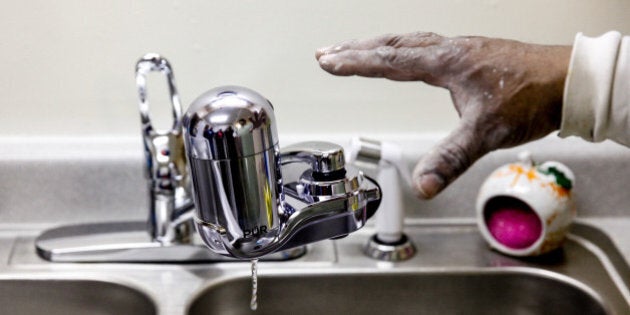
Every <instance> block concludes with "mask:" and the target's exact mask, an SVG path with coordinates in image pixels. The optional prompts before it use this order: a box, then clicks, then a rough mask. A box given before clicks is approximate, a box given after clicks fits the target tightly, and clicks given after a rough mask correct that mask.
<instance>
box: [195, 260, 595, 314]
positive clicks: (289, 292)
mask: <svg viewBox="0 0 630 315" xmlns="http://www.w3.org/2000/svg"><path fill="white" fill-rule="evenodd" d="M250 281H251V280H250V279H249V278H238V279H233V280H230V281H227V282H224V283H221V284H219V285H216V286H213V287H210V288H208V289H207V290H206V291H205V292H204V293H203V294H202V295H201V296H199V298H198V299H196V300H195V301H194V302H193V303H192V305H191V307H190V310H189V314H190V315H197V314H199V315H201V314H233V315H236V314H251V313H252V312H251V311H250V310H249V303H248V301H249V292H250V291H249V290H251V289H250V286H251V283H250ZM259 288H260V289H259V291H258V292H259V297H258V300H259V301H260V304H259V308H258V310H257V311H256V314H302V315H306V314H364V315H369V314H497V315H498V314H501V315H503V314H517V315H518V314H567V315H569V314H592V315H597V314H607V310H606V307H605V306H604V305H603V304H602V302H601V301H600V300H599V299H598V297H597V296H595V295H594V294H593V293H592V292H589V290H588V289H585V288H582V287H580V285H578V284H576V283H575V282H574V281H571V280H570V279H566V278H562V277H557V276H553V275H550V274H537V273H530V272H527V271H497V272H475V271H471V272H466V271H461V272H430V273H423V272H420V273H400V274H367V273H365V274H351V275H348V274H345V275H344V274H321V275H307V276H271V277H261V278H260V279H259Z"/></svg>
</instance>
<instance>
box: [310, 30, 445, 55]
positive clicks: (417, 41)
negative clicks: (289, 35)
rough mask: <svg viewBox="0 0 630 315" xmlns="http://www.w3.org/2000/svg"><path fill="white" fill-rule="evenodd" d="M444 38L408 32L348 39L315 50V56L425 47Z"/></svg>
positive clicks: (425, 33)
mask: <svg viewBox="0 0 630 315" xmlns="http://www.w3.org/2000/svg"><path fill="white" fill-rule="evenodd" d="M443 39H444V38H443V37H442V36H440V35H437V34H435V33H428V32H416V33H409V34H402V35H396V34H386V35H381V36H378V37H374V38H369V39H364V40H349V41H345V42H341V43H339V44H336V45H332V46H329V47H323V48H320V49H318V50H317V51H316V53H315V57H316V58H317V59H318V60H319V58H320V57H321V56H323V55H327V54H336V53H339V52H342V51H346V50H370V49H376V48H378V47H394V48H400V47H426V46H429V45H434V44H436V43H437V42H439V41H441V40H443Z"/></svg>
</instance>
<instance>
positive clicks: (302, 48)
mask: <svg viewBox="0 0 630 315" xmlns="http://www.w3.org/2000/svg"><path fill="white" fill-rule="evenodd" d="M629 13H630V1H627V0H599V1H594V0H555V1H548V0H528V1H512V0H430V1H429V0H405V1H393V0H387V1H368V0H317V1H299V0H293V1H291V0H284V1H279V0H232V1H227V0H226V1H208V0H207V1H123V0H120V1H83V0H77V1H10V2H8V1H5V3H4V4H3V5H2V10H0V71H1V72H2V73H1V75H0V135H2V136H5V135H16V134H21V135H39V134H53V135H79V134H90V135H91V134H114V135H137V133H138V131H139V119H138V114H137V96H136V88H135V82H134V75H133V69H134V68H133V67H134V64H135V61H136V60H137V59H138V58H139V57H140V56H142V55H143V54H144V53H146V52H159V53H161V54H163V55H164V56H166V57H167V58H168V59H169V60H170V61H171V63H172V64H173V66H174V68H175V75H176V78H177V83H178V86H179V89H180V92H181V95H182V101H183V103H184V104H185V105H186V106H187V105H188V104H189V103H190V102H191V101H192V100H193V99H194V98H195V97H196V96H197V95H199V94H200V93H202V92H204V91H205V90H207V89H209V88H211V87H215V86H218V85H224V84H238V85H244V86H247V87H250V88H253V89H255V90H257V91H259V92H260V93H262V94H263V95H264V96H266V97H267V98H269V99H270V100H271V101H272V103H274V105H275V107H276V115H277V117H278V120H279V130H280V133H281V134H295V133H318V132H321V131H326V132H350V133H361V134H374V133H385V132H391V133H400V132H403V133H407V132H408V133H416V132H442V131H446V130H449V129H450V128H452V127H453V126H454V124H455V123H456V121H457V115H456V113H455V111H454V110H453V109H452V107H451V105H450V98H449V96H448V94H447V93H446V92H444V91H443V90H439V89H435V88H430V87H427V86H425V85H423V84H420V83H399V82H388V81H386V80H378V79H365V78H356V77H353V78H336V77H332V76H330V75H328V74H326V73H324V72H323V71H321V70H320V69H319V67H318V66H317V63H316V61H315V59H314V52H315V49H316V48H317V47H320V46H325V45H330V44H334V43H336V42H338V41H341V40H345V39H350V38H366V37H370V36H375V35H379V34H382V33H398V32H411V31H417V30H427V31H434V32H437V33H441V34H445V35H460V34H462V35H464V34H465V35H472V34H477V35H485V36H500V37H508V38H514V39H518V40H523V41H532V42H539V43H559V44H570V43H571V42H572V39H573V36H574V34H575V33H576V32H578V31H584V32H586V33H587V34H589V35H596V34H599V33H602V32H604V31H606V30H610V29H617V30H619V31H621V32H622V33H625V34H630V16H629V15H628V14H629ZM149 84H150V85H151V86H150V87H149V89H150V90H149V93H150V95H151V100H152V102H153V105H154V108H161V109H163V111H162V112H164V113H167V112H168V111H166V110H164V109H165V108H166V106H167V103H166V93H165V89H166V85H165V84H164V82H163V80H162V78H161V77H159V76H152V77H151V78H150V81H149ZM157 112H158V111H154V113H156V114H155V115H157ZM162 112H160V113H162Z"/></svg>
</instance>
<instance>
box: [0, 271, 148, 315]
mask: <svg viewBox="0 0 630 315" xmlns="http://www.w3.org/2000/svg"><path fill="white" fill-rule="evenodd" d="M0 305H1V309H2V311H1V312H2V313H3V314H13V315H23V314H28V315H31V314H46V315H72V314H92V315H94V314H96V315H100V314H103V315H104V314H119V315H124V314H134V315H143V314H147V315H148V314H156V313H157V310H156V306H155V304H154V303H153V301H152V300H151V299H150V298H149V297H147V296H146V295H145V294H143V293H141V292H139V291H138V290H135V289H133V288H130V287H128V286H124V285H121V284H116V283H111V282H105V281H97V280H68V279H65V280H64V279H33V278H29V279H16V278H13V279H12V278H0Z"/></svg>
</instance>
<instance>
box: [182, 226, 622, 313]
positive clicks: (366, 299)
mask: <svg viewBox="0 0 630 315" xmlns="http://www.w3.org/2000/svg"><path fill="white" fill-rule="evenodd" d="M407 234H408V236H409V237H410V239H412V240H414V243H415V244H416V247H418V254H417V255H416V256H415V257H413V258H412V259H411V260H408V261H404V262H399V263H386V262H379V261H375V260H371V259H368V258H366V257H365V256H364V255H363V254H362V253H361V244H364V243H365V241H366V240H367V238H368V237H369V234H363V235H361V232H359V233H355V235H351V236H349V237H348V238H347V239H344V240H341V241H338V242H337V247H338V253H339V257H338V262H337V264H336V266H335V268H334V269H327V268H320V269H303V270H293V271H288V270H287V269H284V268H282V266H274V265H269V266H268V267H265V264H261V265H260V266H259V271H260V272H261V275H260V277H259V289H258V294H259V297H258V301H259V307H258V310H257V311H256V314H274V315H278V314H301V315H306V314H364V315H365V314H367V315H369V314H448V315H451V314H466V315H470V314H484V315H486V314H515V315H521V314H532V315H535V314H568V315H570V314H580V315H581V314H618V315H623V314H630V299H629V296H630V295H629V293H628V289H627V287H628V284H627V279H629V276H628V275H629V274H630V273H629V269H628V266H627V264H626V263H625V261H624V260H623V258H622V256H620V253H619V252H618V251H617V250H616V248H615V247H614V246H613V245H612V243H611V242H610V240H609V239H608V238H607V237H606V235H605V234H604V233H602V232H601V231H599V230H597V229H595V228H592V227H590V226H587V225H582V224H575V225H574V226H573V228H572V232H571V234H570V235H569V237H568V240H567V242H566V243H565V244H564V246H563V247H562V248H561V249H560V250H557V251H554V252H552V253H550V254H547V255H545V256H540V257H534V258H525V259H523V258H515V257H509V256H504V255H502V254H500V253H497V252H495V251H493V250H491V249H490V248H489V247H488V245H487V244H486V243H485V242H484V241H483V239H482V238H481V236H480V234H479V232H478V230H477V228H476V226H475V225H471V224H455V225H443V226H440V225H426V226H422V225H416V226H414V227H411V228H409V229H408V230H407ZM250 294H251V279H250V278H249V277H247V276H245V275H240V276H234V275H233V276H228V277H225V278H222V279H215V280H214V281H211V282H209V283H207V284H206V286H205V287H204V288H203V289H202V290H201V291H200V292H198V294H197V295H196V296H194V298H193V299H192V300H191V301H190V303H189V307H188V310H187V311H188V314H190V315H197V314H234V315H236V314H253V312H252V311H251V310H250V309H249V300H250Z"/></svg>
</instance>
